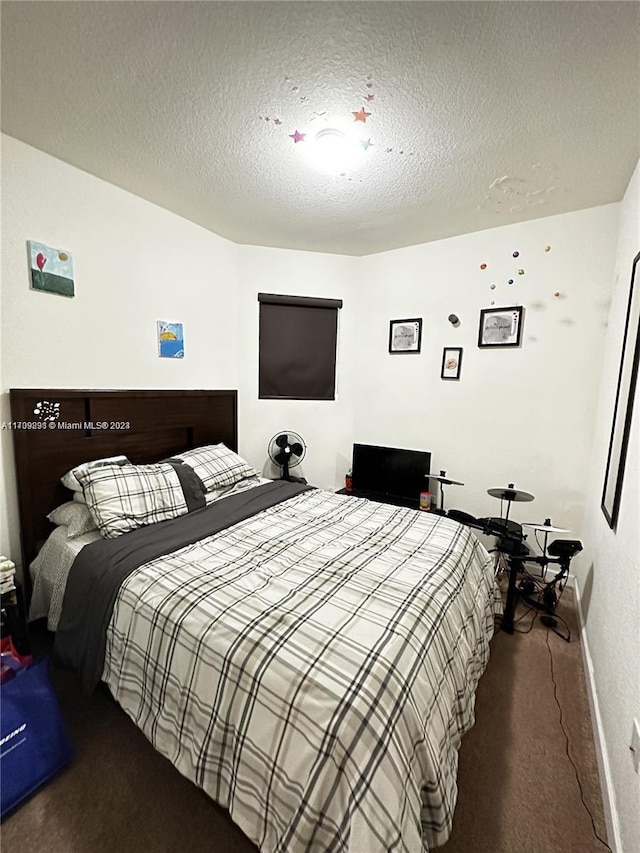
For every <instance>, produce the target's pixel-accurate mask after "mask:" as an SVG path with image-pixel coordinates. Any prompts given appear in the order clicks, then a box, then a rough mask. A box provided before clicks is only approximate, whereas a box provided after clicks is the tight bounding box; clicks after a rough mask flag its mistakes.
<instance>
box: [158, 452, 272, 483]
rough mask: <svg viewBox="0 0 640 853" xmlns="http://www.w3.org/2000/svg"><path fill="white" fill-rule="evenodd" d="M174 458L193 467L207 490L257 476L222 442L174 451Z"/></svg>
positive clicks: (255, 472) (249, 466)
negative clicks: (180, 451) (178, 451)
mask: <svg viewBox="0 0 640 853" xmlns="http://www.w3.org/2000/svg"><path fill="white" fill-rule="evenodd" d="M174 458H175V459H182V461H183V462H184V463H185V464H186V465H189V466H190V467H191V468H193V470H194V471H195V472H196V474H197V475H198V477H200V479H201V480H202V482H203V483H204V487H205V489H206V490H207V491H208V492H210V491H211V490H212V489H222V488H224V487H225V486H233V485H234V483H238V482H239V481H240V480H244V479H245V477H256V476H258V472H257V471H256V470H255V468H252V467H251V465H249V463H248V462H245V460H244V459H243V458H242V457H241V456H238V454H237V453H234V452H233V450H229V448H228V447H226V446H225V445H224V444H208V445H206V446H205V447H196V448H195V450H187V451H185V452H184V453H176V454H175V456H174Z"/></svg>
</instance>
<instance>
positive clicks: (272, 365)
mask: <svg viewBox="0 0 640 853" xmlns="http://www.w3.org/2000/svg"><path fill="white" fill-rule="evenodd" d="M258 300H259V302H260V365H259V397H260V399H262V400H265V399H266V400H273V399H289V400H335V389H336V343H337V334H338V309H339V308H340V307H341V306H342V302H341V301H340V300H337V299H315V298H310V297H296V296H279V295H276V294H265V293H259V294H258Z"/></svg>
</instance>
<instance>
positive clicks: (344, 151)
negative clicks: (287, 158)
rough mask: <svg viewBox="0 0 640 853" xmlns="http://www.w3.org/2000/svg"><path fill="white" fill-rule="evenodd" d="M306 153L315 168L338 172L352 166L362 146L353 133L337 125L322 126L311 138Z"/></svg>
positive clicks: (360, 152) (359, 154) (333, 172)
mask: <svg viewBox="0 0 640 853" xmlns="http://www.w3.org/2000/svg"><path fill="white" fill-rule="evenodd" d="M307 139H309V137H307ZM308 153H309V155H310V157H311V160H312V163H313V165H314V166H315V167H316V168H317V169H320V170H321V171H323V172H329V173H331V174H338V173H340V172H346V171H348V170H350V169H352V168H353V167H354V165H355V164H356V162H357V160H358V158H359V157H360V156H361V154H362V148H361V147H359V146H358V142H357V140H356V139H355V138H354V136H353V134H348V133H346V132H345V131H344V130H341V129H340V128H338V127H323V128H322V130H319V131H318V132H317V133H316V134H315V136H314V137H313V138H312V140H311V145H310V146H309V149H308Z"/></svg>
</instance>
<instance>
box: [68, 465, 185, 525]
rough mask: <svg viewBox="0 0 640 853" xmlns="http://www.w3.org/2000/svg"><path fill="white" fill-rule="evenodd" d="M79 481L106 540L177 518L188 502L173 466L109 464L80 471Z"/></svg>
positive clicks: (182, 512)
mask: <svg viewBox="0 0 640 853" xmlns="http://www.w3.org/2000/svg"><path fill="white" fill-rule="evenodd" d="M77 477H78V480H79V481H80V484H81V485H82V488H83V489H84V496H85V498H86V500H87V506H88V508H89V512H90V513H91V515H92V517H93V519H94V521H95V523H96V526H97V528H98V530H99V531H100V533H101V535H102V536H104V538H105V539H115V537H116V536H120V535H121V534H122V533H127V531H129V530H134V529H135V528H136V527H143V526H144V525H145V524H154V523H155V522H157V521H165V520H166V519H168V518H176V517H177V516H179V515H184V514H185V513H186V512H187V501H186V499H185V496H184V493H183V491H182V486H181V485H180V480H179V479H178V475H177V474H176V472H175V470H174V469H173V467H172V466H171V465H168V464H167V463H166V462H160V463H158V464H155V465H105V466H102V467H100V468H91V469H89V470H88V471H79V472H78V473H77Z"/></svg>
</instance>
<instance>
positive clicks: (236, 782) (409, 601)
mask: <svg viewBox="0 0 640 853" xmlns="http://www.w3.org/2000/svg"><path fill="white" fill-rule="evenodd" d="M496 600H497V599H496V589H495V584H494V578H493V570H492V564H491V560H490V558H489V555H488V554H487V552H486V550H485V549H484V548H483V546H482V545H481V544H480V542H479V541H478V540H477V538H476V537H475V536H474V534H473V533H472V532H471V531H470V530H469V529H468V528H465V527H463V526H460V525H458V524H456V523H455V522H452V521H450V520H448V519H446V518H442V517H437V516H431V515H429V514H428V513H420V512H416V511H414V510H407V509H400V508H396V507H391V506H387V505H383V504H375V503H371V502H369V501H366V500H362V499H358V498H354V497H348V496H343V495H335V494H332V493H329V492H324V491H320V490H314V491H310V492H306V493H304V494H301V495H299V496H297V497H294V498H291V499H290V500H287V501H285V502H283V503H281V504H278V505H276V506H274V507H272V508H270V509H267V510H264V511H262V512H260V513H258V514H257V515H255V516H253V517H252V518H249V519H248V520H246V521H243V522H241V523H239V524H236V525H234V526H233V527H231V528H229V529H227V530H225V531H223V532H221V533H217V534H215V535H213V536H211V537H209V538H207V539H203V540H201V541H199V542H197V543H196V544H194V545H190V546H187V547H185V548H183V549H181V550H180V551H177V552H175V553H173V554H171V555H169V556H166V557H163V558H160V559H158V560H154V561H152V562H151V563H147V564H146V565H144V566H142V567H141V568H139V569H137V570H135V571H134V572H133V574H131V575H130V576H129V577H128V578H127V579H126V580H125V581H124V583H123V585H122V587H121V590H120V592H119V595H118V599H117V601H116V606H115V609H114V613H113V617H112V619H111V623H110V626H109V629H108V635H107V653H106V659H105V670H104V675H103V678H104V680H105V681H106V682H107V684H108V685H109V688H110V689H111V691H112V693H113V695H114V697H115V698H116V699H117V701H118V702H119V703H120V705H121V706H122V707H123V708H124V709H125V711H126V712H127V713H128V714H129V715H130V716H131V718H132V719H133V720H134V721H135V723H136V724H137V725H138V726H139V727H140V728H141V729H142V731H143V732H144V733H145V735H146V736H147V737H148V739H149V740H150V741H151V743H152V744H153V745H154V747H155V748H156V749H157V750H159V752H161V753H162V754H163V755H165V756H166V757H167V758H168V759H169V760H170V761H171V762H172V763H173V764H174V765H175V766H176V767H177V768H178V770H179V771H180V772H181V773H183V774H184V775H185V776H187V777H188V778H189V779H191V780H192V781H193V782H195V784H196V785H198V786H200V787H201V788H202V789H203V790H204V791H206V792H207V793H208V794H209V795H210V796H211V797H212V798H213V799H214V800H216V801H217V802H218V803H220V804H221V805H223V806H225V807H226V808H228V809H229V812H230V814H231V816H232V818H233V820H234V821H235V822H236V823H237V824H238V825H239V826H240V827H241V828H242V829H243V830H244V832H245V833H246V834H247V835H248V836H249V838H251V839H252V840H253V841H254V843H256V844H257V845H258V846H259V847H260V849H261V850H262V851H268V853H276V851H277V853H297V851H300V853H302V851H318V853H338V851H345V853H346V851H349V853H379V852H380V853H382V851H407V853H408V852H409V851H411V853H417V851H423V850H426V849H428V847H427V845H433V846H437V845H440V844H443V843H444V842H445V841H446V839H447V837H448V835H449V832H450V828H451V820H452V814H453V809H454V806H455V801H456V795H457V788H456V771H457V750H458V747H459V744H460V738H461V736H462V734H464V732H465V731H467V730H468V729H469V728H470V727H471V725H472V724H473V721H474V694H475V689H476V685H477V682H478V679H479V678H480V675H481V674H482V672H483V670H484V668H485V665H486V663H487V660H488V656H489V640H490V638H491V636H492V633H493V615H494V612H495V608H496Z"/></svg>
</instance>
